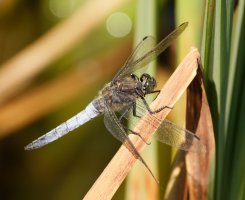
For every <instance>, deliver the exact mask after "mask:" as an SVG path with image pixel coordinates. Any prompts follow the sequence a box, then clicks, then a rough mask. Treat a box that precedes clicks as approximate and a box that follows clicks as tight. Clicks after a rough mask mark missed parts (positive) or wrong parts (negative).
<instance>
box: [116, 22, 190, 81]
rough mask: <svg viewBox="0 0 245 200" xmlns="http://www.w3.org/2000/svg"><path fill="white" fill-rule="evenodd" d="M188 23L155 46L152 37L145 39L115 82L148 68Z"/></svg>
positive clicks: (117, 75) (120, 71) (118, 74)
mask: <svg viewBox="0 0 245 200" xmlns="http://www.w3.org/2000/svg"><path fill="white" fill-rule="evenodd" d="M187 25H188V22H185V23H183V24H181V25H180V26H179V27H178V28H176V29H175V30H174V31H173V32H171V33H170V34H169V35H168V36H167V37H165V38H164V39H163V40H162V41H161V42H159V43H158V44H157V45H155V39H154V38H153V37H151V36H147V37H145V38H143V40H142V41H141V42H140V43H139V44H138V45H137V46H136V48H135V50H134V51H133V53H132V54H131V55H130V56H129V58H128V60H127V61H126V63H125V64H124V65H123V67H122V68H121V69H120V70H119V72H118V73H117V74H116V76H115V77H114V78H113V81H116V80H118V79H120V78H122V77H124V76H127V75H130V74H132V73H133V72H134V71H136V70H138V69H139V68H142V67H144V66H146V65H147V64H148V63H150V62H151V61H152V60H154V59H155V58H156V57H157V56H158V55H159V54H161V53H162V52H163V51H164V50H165V49H166V48H168V47H169V45H170V44H171V43H172V42H173V41H174V40H175V39H176V38H177V37H178V36H179V35H180V34H181V33H182V32H183V31H184V30H185V28H186V27H187Z"/></svg>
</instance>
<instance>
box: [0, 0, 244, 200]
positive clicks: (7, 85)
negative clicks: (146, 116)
mask: <svg viewBox="0 0 245 200" xmlns="http://www.w3.org/2000/svg"><path fill="white" fill-rule="evenodd" d="M146 4H147V1H144V0H138V1H119V0H118V1H113V0H111V1H110V0H106V1H99V0H92V1H89V0H66V1H64V0H62V1H58V0H43V1H30V0H29V1H26V0H25V1H24V0H3V1H1V3H0V180H1V182H0V184H1V185H0V199H6V200H7V199H8V200H10V199H37V200H38V199H55V200H56V199H60V200H62V199H82V198H83V196H84V195H85V194H86V192H87V191H88V190H89V188H90V187H91V186H92V184H93V183H94V182H95V180H96V179H97V177H98V176H99V175H100V173H101V172H102V170H103V169H104V168H105V166H106V165H107V163H108V162H109V161H110V160H111V158H112V157H113V155H114V154H115V152H116V151H117V149H118V148H119V147H120V145H121V144H120V143H119V142H118V141H117V140H115V139H114V138H113V137H112V136H111V135H110V134H109V133H108V131H107V130H106V128H105V127H104V124H103V118H102V117H98V118H96V119H94V120H92V121H90V122H89V123H86V124H85V125H83V126H81V127H80V128H78V129H77V130H75V131H73V132H71V133H70V134H68V135H67V136H65V137H63V138H62V139H60V140H58V141H55V142H54V143H52V144H50V145H48V146H45V147H44V148H41V149H38V150H35V151H24V146H25V145H26V144H28V143H29V142H31V141H32V140H34V139H36V138H37V137H39V136H41V135H42V134H44V133H46V132H48V131H49V130H51V129H52V128H54V127H56V126H57V125H59V124H60V123H62V122H63V121H65V120H67V119H68V118H70V117H72V116H73V115H74V114H76V113H77V112H79V111H80V110H82V109H83V108H84V107H85V106H86V105H87V104H88V103H89V102H90V101H91V100H92V99H93V98H94V97H95V96H96V95H97V92H98V91H99V89H101V88H102V86H103V85H104V84H105V83H106V82H108V81H110V80H111V79H112V77H113V75H114V74H115V73H116V71H117V70H118V69H119V68H120V66H122V65H123V63H124V62H125V61H126V58H127V57H128V56H129V55H130V52H131V51H132V49H133V46H134V45H135V44H136V43H137V42H138V41H139V40H140V38H142V35H144V34H145V33H146V34H149V33H150V34H153V35H155V36H156V37H157V40H158V41H159V40H161V39H162V38H164V36H166V35H167V34H168V33H170V32H171V31H172V30H173V29H174V28H175V27H176V26H178V25H179V24H181V23H183V22H185V21H188V22H189V26H188V29H187V30H186V32H185V33H184V34H183V35H184V36H183V38H182V39H180V40H178V43H177V44H174V45H172V46H171V48H169V49H167V50H166V51H165V52H164V53H162V54H161V55H160V56H159V59H158V60H159V62H158V65H157V66H158V68H157V72H156V77H157V81H158V82H159V83H160V84H159V85H161V84H162V83H163V82H165V81H166V79H167V78H168V77H169V75H170V74H171V72H172V71H173V70H174V67H176V66H177V64H178V63H179V62H180V61H181V60H182V59H183V57H184V55H186V53H187V52H188V51H189V49H190V47H191V46H196V47H197V48H198V49H199V51H200V52H201V53H202V60H203V65H204V72H205V81H206V88H207V95H208V98H209V104H210V107H211V112H212V117H213V123H214V130H215V139H216V145H217V148H218V151H217V152H216V160H215V158H214V163H215V164H213V166H212V169H211V171H212V173H211V172H210V174H211V175H210V177H211V180H212V181H211V182H210V185H209V186H208V187H209V195H208V197H209V198H210V199H243V198H244V194H245V192H244V191H245V190H244V188H245V187H244V186H245V178H244V177H245V176H244V173H243V174H241V173H242V169H244V167H245V161H244V158H243V157H245V156H243V157H242V154H243V153H244V146H245V141H244V140H245V137H244V130H245V128H244V125H243V124H242V121H241V120H242V119H243V120H244V113H245V112H243V111H244V102H245V101H242V100H241V99H243V96H244V94H245V92H244V89H243V88H244V87H243V86H244V83H243V82H244V80H245V79H244V69H243V68H244V56H243V55H244V54H243V53H244V45H242V44H244V43H242V42H244V35H245V34H244V1H241V0H240V1H227V3H226V4H224V3H223V2H222V1H221V0H220V1H217V2H214V1H204V0H203V1H194V0H188V1H180V0H176V1H169V0H162V1H161V0H160V1H157V0H155V1H152V2H151V3H149V2H148V4H149V5H148V6H146ZM144 5H145V6H144ZM151 6H153V7H151ZM215 14H216V15H215ZM150 16H151V18H150ZM152 16H153V17H152ZM147 20H149V21H147ZM224 24H225V25H224ZM144 26H146V27H145V29H146V30H147V31H146V32H144V31H145V30H143V29H142V27H144ZM54 41H55V42H54ZM224 43H225V45H223V44H224ZM177 45H178V46H177ZM176 47H178V48H176ZM239 55H240V56H239ZM224 58H226V59H224ZM234 88H237V91H236V90H235V89H234ZM239 95H241V99H239ZM224 99H226V100H224ZM231 105H232V106H231ZM231 107H232V108H234V109H233V111H230V110H232V109H231ZM184 108H185V101H184V98H183V100H182V101H180V102H179V103H178V104H177V105H176V106H175V109H174V110H173V112H171V113H172V114H171V115H170V118H171V120H172V121H175V122H176V123H178V124H181V125H183V123H184V122H183V120H184V116H185V113H184ZM242 113H243V114H242ZM231 133H234V135H231ZM238 138H239V139H238ZM150 147H151V146H149V147H147V148H150ZM239 147H241V148H239ZM160 149H161V150H162V151H161V152H160V154H161V153H162V155H161V159H160V160H161V161H162V162H163V163H162V165H163V164H164V170H163V171H161V170H159V169H158V170H159V171H160V172H159V174H160V176H161V177H160V179H163V184H162V185H163V187H164V189H165V187H166V184H167V182H168V178H169V176H170V173H171V167H170V166H171V161H172V159H173V156H174V153H173V152H172V150H171V149H170V148H169V147H167V146H166V145H163V146H161V148H160ZM163 151H164V152H163ZM239 153H240V155H239ZM234 154H235V155H236V156H235V157H233V155H234ZM239 156H240V157H239ZM163 157H164V158H163ZM146 161H147V159H146ZM231 163H232V164H231ZM139 164H141V163H139ZM224 165H225V167H224ZM143 170H144V171H146V170H145V169H143ZM215 172H216V173H215ZM229 180H231V182H232V184H233V187H231V185H230V184H231V183H229ZM125 188H126V189H128V187H125V183H123V185H122V186H121V187H120V188H119V190H118V191H117V192H116V194H115V196H114V197H113V199H126V196H128V195H126V193H125ZM222 191H226V192H224V193H222ZM186 198H188V197H183V199H186ZM145 199H147V198H145Z"/></svg>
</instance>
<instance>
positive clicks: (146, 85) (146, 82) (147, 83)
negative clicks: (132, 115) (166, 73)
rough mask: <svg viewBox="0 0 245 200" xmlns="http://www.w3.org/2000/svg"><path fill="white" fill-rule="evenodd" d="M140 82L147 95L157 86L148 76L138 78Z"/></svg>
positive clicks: (143, 75)
mask: <svg viewBox="0 0 245 200" xmlns="http://www.w3.org/2000/svg"><path fill="white" fill-rule="evenodd" d="M140 81H141V83H142V85H143V89H144V92H145V94H149V93H151V92H153V91H154V89H155V87H156V85H157V84H156V80H155V79H154V78H153V77H151V76H150V75H149V74H142V76H141V77H140Z"/></svg>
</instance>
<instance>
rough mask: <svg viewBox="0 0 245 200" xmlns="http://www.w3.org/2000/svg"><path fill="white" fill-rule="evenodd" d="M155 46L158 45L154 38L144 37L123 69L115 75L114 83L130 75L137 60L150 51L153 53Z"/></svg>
mask: <svg viewBox="0 0 245 200" xmlns="http://www.w3.org/2000/svg"><path fill="white" fill-rule="evenodd" d="M155 45H156V40H155V38H154V37H152V36H146V37H144V38H143V39H142V40H141V41H140V43H139V44H138V45H137V46H136V47H135V49H134V50H133V52H132V54H131V55H130V56H129V57H128V59H127V61H126V63H125V64H124V65H123V66H122V68H121V69H120V70H119V71H118V73H117V74H116V75H115V77H114V78H113V81H115V80H118V79H120V78H122V77H124V76H126V75H128V74H130V73H129V71H132V69H131V70H130V67H133V66H132V63H135V62H136V61H137V60H139V59H140V58H142V57H143V56H144V55H146V54H147V53H148V52H149V51H151V50H152V49H153V48H154V46H155ZM142 67H144V66H142ZM133 71H134V70H133Z"/></svg>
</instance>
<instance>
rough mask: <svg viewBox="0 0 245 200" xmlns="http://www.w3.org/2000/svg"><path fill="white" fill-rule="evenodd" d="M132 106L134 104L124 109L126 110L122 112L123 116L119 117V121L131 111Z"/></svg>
mask: <svg viewBox="0 0 245 200" xmlns="http://www.w3.org/2000/svg"><path fill="white" fill-rule="evenodd" d="M131 108H132V106H129V107H128V108H127V109H125V110H124V112H123V113H122V114H121V116H120V117H119V121H120V122H121V121H122V118H124V117H125V115H127V114H128V112H129V111H130V109H131Z"/></svg>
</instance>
